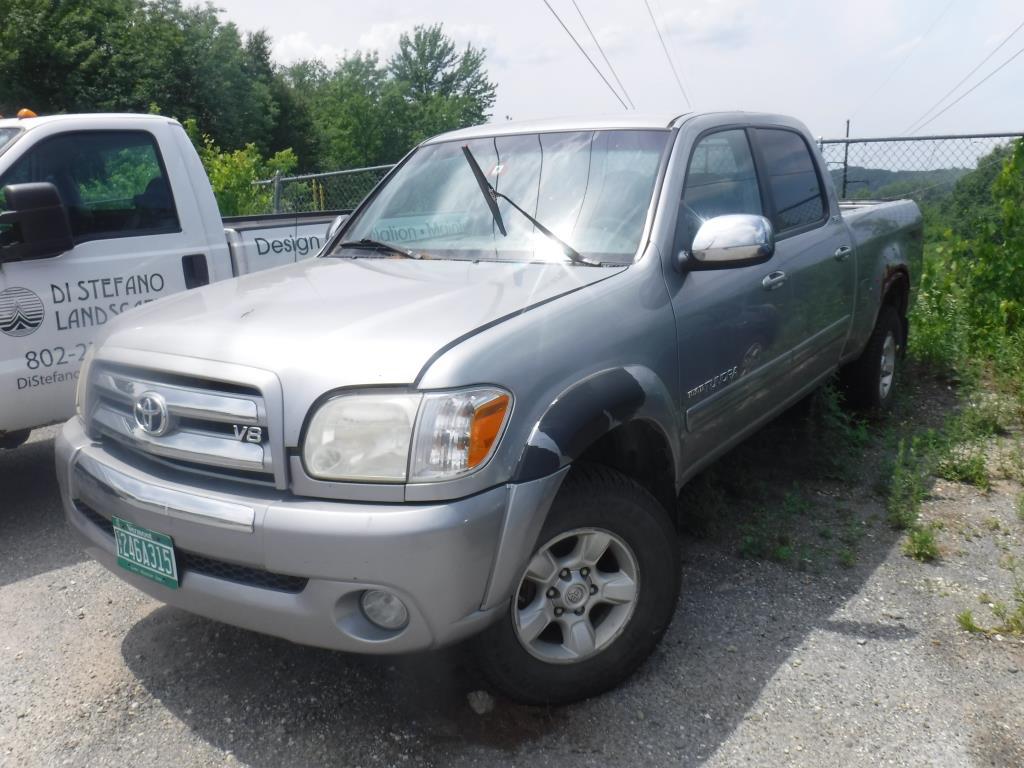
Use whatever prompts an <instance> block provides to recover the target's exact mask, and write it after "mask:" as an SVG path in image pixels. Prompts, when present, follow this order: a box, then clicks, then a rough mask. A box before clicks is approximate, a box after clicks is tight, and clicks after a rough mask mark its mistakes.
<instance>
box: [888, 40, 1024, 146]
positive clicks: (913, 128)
mask: <svg viewBox="0 0 1024 768" xmlns="http://www.w3.org/2000/svg"><path fill="white" fill-rule="evenodd" d="M1021 29H1024V21H1022V22H1021V23H1020V24H1018V25H1017V27H1016V29H1014V30H1013V31H1012V32H1011V33H1010V34H1008V35H1007V36H1006V37H1004V38H1003V41H1002V42H1001V43H999V45H997V46H996V47H995V48H993V49H992V50H991V51H989V52H988V55H987V56H986V57H985V58H983V59H982V60H981V62H980V63H979V64H978V65H977V66H976V67H975V68H974V69H972V70H971V71H970V72H968V73H967V74H966V75H964V77H963V79H962V80H960V82H958V83H957V84H956V85H954V86H953V87H952V88H950V89H949V90H948V91H946V92H945V93H944V94H943V95H942V98H940V99H939V100H938V101H936V102H935V103H934V104H932V105H931V106H930V107H929V108H928V109H927V110H926V111H925V112H924V114H922V115H921V116H920V117H919V118H917V120H915V121H914V122H912V123H911V124H910V126H909V127H908V128H907V129H906V130H904V131H903V132H904V133H906V134H910V133H913V132H914V131H916V130H919V126H920V127H923V126H922V125H921V124H922V123H923V122H924V120H925V119H926V118H927V117H928V116H929V115H931V113H932V112H934V111H935V110H936V109H938V108H939V107H940V106H942V102H944V101H945V100H946V99H948V98H949V97H950V96H952V95H953V94H954V93H956V91H957V90H958V89H959V88H960V86H961V85H963V84H964V83H966V82H967V81H968V80H970V79H971V77H973V76H974V73H975V72H977V71H978V70H979V69H981V68H982V67H983V66H985V64H986V63H987V62H988V61H989V59H991V58H992V57H993V56H995V55H996V54H997V53H998V52H999V50H1000V49H1001V48H1002V47H1003V46H1004V45H1006V44H1007V43H1008V42H1010V39H1011V38H1012V37H1013V36H1014V35H1016V34H1017V33H1018V32H1020V31H1021Z"/></svg>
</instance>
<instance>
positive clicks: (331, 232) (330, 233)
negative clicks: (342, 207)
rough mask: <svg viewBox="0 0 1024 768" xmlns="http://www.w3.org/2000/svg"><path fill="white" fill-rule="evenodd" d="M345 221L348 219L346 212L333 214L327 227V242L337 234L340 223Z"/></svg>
mask: <svg viewBox="0 0 1024 768" xmlns="http://www.w3.org/2000/svg"><path fill="white" fill-rule="evenodd" d="M346 221H348V214H342V215H341V216H335V217H334V219H332V220H331V225H330V226H329V227H327V240H326V242H328V243H329V242H330V241H331V238H333V237H334V236H335V235H336V234H338V230H339V229H341V225H342V224H344V223H345V222H346Z"/></svg>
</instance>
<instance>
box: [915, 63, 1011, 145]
mask: <svg viewBox="0 0 1024 768" xmlns="http://www.w3.org/2000/svg"><path fill="white" fill-rule="evenodd" d="M1022 53H1024V48H1021V49H1020V50H1019V51H1017V52H1016V53H1015V54H1013V56H1011V57H1010V58H1008V59H1007V60H1006V61H1004V62H1003V63H1002V64H1000V65H999V66H998V67H996V68H995V69H993V70H992V71H991V72H989V73H988V74H987V75H985V76H984V77H983V78H981V80H979V81H978V82H976V83H975V84H974V85H972V86H971V87H970V88H969V89H967V90H966V91H964V93H962V94H961V95H960V96H959V98H957V99H956V100H955V101H953V102H950V104H949V105H948V106H946V108H945V109H943V110H942V111H941V112H938V113H937V114H935V115H934V116H933V117H932V118H930V119H929V120H928V122H926V123H921V125H919V126H917V129H916V130H918V131H920V130H921V129H922V128H924V127H925V126H927V125H930V124H931V123H934V122H935V121H936V120H938V119H939V118H940V117H942V116H943V115H944V114H946V113H947V112H948V111H949V110H950V109H952V108H953V107H955V106H956V105H957V104H959V103H960V102H961V101H963V100H964V99H965V98H966V97H968V96H970V95H971V94H972V93H974V91H975V90H977V88H978V86H980V85H982V84H983V83H984V82H985V81H987V80H988V79H989V78H990V77H992V75H994V74H995V73H996V72H998V71H999V70H1001V69H1002V68H1003V67H1005V66H1006V65H1007V64H1009V63H1010V62H1011V61H1013V60H1014V59H1016V58H1017V57H1018V56H1020V55H1021V54H1022Z"/></svg>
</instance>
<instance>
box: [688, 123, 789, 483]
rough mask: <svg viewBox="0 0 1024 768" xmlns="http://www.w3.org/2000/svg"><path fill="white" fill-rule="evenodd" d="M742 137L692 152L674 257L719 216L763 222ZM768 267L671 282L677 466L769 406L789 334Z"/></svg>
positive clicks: (693, 274) (782, 289) (724, 135)
mask: <svg viewBox="0 0 1024 768" xmlns="http://www.w3.org/2000/svg"><path fill="white" fill-rule="evenodd" d="M763 201H764V195H763V194H762V189H761V185H760V183H759V179H758V175H757V171H756V166H755V163H754V157H753V152H752V149H751V144H750V140H749V136H748V131H747V129H745V128H742V127H736V128H726V129H722V130H715V131H713V132H710V133H706V134H704V135H703V136H701V137H700V138H699V139H698V140H697V141H696V143H695V144H694V148H693V151H692V153H691V155H690V159H689V162H688V166H687V173H686V181H685V183H684V186H683V195H682V199H681V200H680V203H679V213H678V217H677V220H676V236H675V244H674V252H676V253H678V252H679V251H682V250H689V248H690V246H691V244H692V242H693V238H694V236H695V235H696V233H697V230H698V229H699V228H700V225H701V224H702V223H703V222H704V221H706V220H708V219H711V218H714V217H716V216H722V215H725V214H736V213H744V214H755V215H764V212H765V210H766V206H765V204H764V202H763ZM779 271H780V270H779V267H778V265H777V264H776V258H774V257H773V258H772V259H770V260H769V261H767V262H766V263H764V264H761V265H756V266H746V267H735V268H731V269H721V270H714V271H690V272H686V273H685V274H682V275H680V274H678V273H677V272H672V273H671V275H670V277H669V280H670V282H671V281H677V283H676V284H675V285H671V284H670V291H671V293H672V307H673V311H674V314H675V321H676V338H677V343H678V356H679V376H680V384H681V386H680V395H679V397H680V400H681V402H680V403H679V408H680V412H681V413H684V414H685V424H686V438H685V439H684V441H683V442H684V446H683V451H684V461H685V463H687V464H693V463H699V462H700V461H701V460H702V459H703V457H705V456H706V455H708V454H709V453H711V452H713V451H714V450H715V449H716V448H718V447H719V446H720V445H722V443H723V442H725V441H727V440H728V439H729V438H731V437H733V436H735V435H736V434H738V433H739V432H741V431H743V430H744V428H746V427H747V426H748V425H750V424H751V422H752V421H756V420H757V418H758V416H759V414H764V413H768V412H770V411H771V410H772V409H773V406H774V404H775V402H776V401H777V400H778V399H779V397H780V394H779V392H778V384H779V382H780V381H781V380H782V379H783V378H784V375H785V370H784V369H785V366H786V359H787V356H788V353H789V351H790V349H791V347H792V344H793V343H794V340H795V339H796V338H797V329H796V328H795V327H793V325H792V323H791V321H790V320H789V318H788V310H789V308H790V304H791V302H792V295H791V293H790V287H789V285H788V284H787V282H786V278H785V275H782V276H781V279H779V275H778V274H777V273H778V272H779Z"/></svg>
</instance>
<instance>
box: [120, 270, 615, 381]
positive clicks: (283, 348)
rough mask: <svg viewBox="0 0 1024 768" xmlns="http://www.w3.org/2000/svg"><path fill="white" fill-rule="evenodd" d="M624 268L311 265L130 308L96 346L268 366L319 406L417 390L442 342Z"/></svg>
mask: <svg viewBox="0 0 1024 768" xmlns="http://www.w3.org/2000/svg"><path fill="white" fill-rule="evenodd" d="M622 269H625V267H623V268H621V269H616V268H612V267H602V268H589V267H581V266H573V265H568V264H564V263H552V264H521V263H502V262H478V263H473V262H465V261H428V260H423V261H414V260H406V259H402V260H395V259H379V258H372V259H367V258H360V259H343V258H325V259H309V260H306V261H302V262H299V263H297V264H289V265H287V266H284V267H280V268H277V269H271V270H267V271H264V272H258V273H255V274H252V275H247V276H244V277H240V278H238V279H235V280H226V281H224V282H219V283H214V284H212V285H208V286H205V287H203V288H200V289H197V290H192V291H186V292H184V293H180V294H177V295H175V296H170V297H168V298H165V299H161V300H160V301H157V302H154V303H152V304H148V305H145V306H143V307H140V308H138V309H134V310H132V311H131V312H128V313H125V314H124V315H123V316H121V317H119V318H118V319H117V320H115V321H114V322H113V323H112V324H111V325H110V326H108V333H107V335H106V337H105V340H104V342H103V346H116V347H120V348H122V349H139V350H144V351H149V352H161V353H167V354H172V355H180V356H186V357H197V358H205V359H208V360H216V361H218V362H225V363H234V364H238V365H243V366H248V367H252V368H260V369H263V370H269V371H271V372H273V373H275V374H276V375H277V376H278V378H279V379H280V380H281V384H282V386H283V387H284V391H285V393H286V395H285V396H286V397H291V396H293V395H298V393H299V392H303V393H305V392H308V393H309V394H311V395H312V397H313V398H314V399H315V397H318V396H319V395H321V394H323V393H324V392H326V391H328V390H330V389H334V388H337V387H345V386H360V385H376V384H409V383H412V382H414V381H415V380H416V378H417V376H418V375H419V373H420V371H421V370H422V369H423V367H424V366H425V365H426V364H427V362H428V361H429V360H430V359H431V357H432V356H433V355H434V354H435V353H436V352H438V351H439V350H440V349H441V348H442V347H444V346H445V345H447V344H450V343H451V342H454V341H456V340H457V339H460V338H462V337H464V336H466V335H467V334H472V332H473V331H475V330H477V329H479V328H480V327H481V326H485V325H488V324H491V323H494V322H495V321H498V320H500V319H502V318H505V317H508V316H510V315H515V314H519V313H521V312H523V311H526V310H528V309H529V308H530V307H532V306H535V305H537V304H539V303H542V302H545V301H548V300H550V299H552V298H555V297H557V296H560V295H563V294H565V293H569V292H571V291H574V290H577V289H579V288H583V287H585V286H587V285H590V284H592V283H596V282H598V281H600V280H604V279H606V278H608V277H611V276H612V275H615V274H617V273H618V272H621V271H622ZM465 383H473V382H465ZM314 392H315V394H313V393H314Z"/></svg>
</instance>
